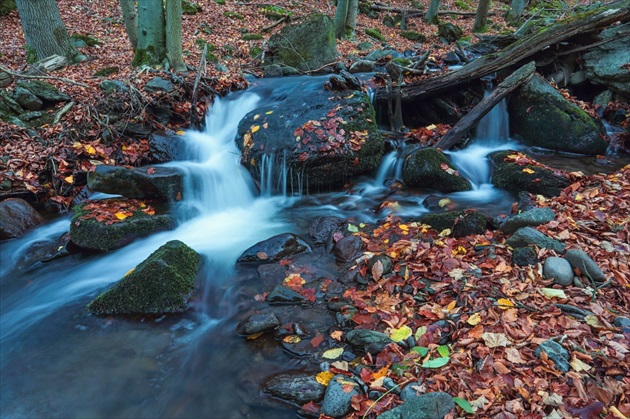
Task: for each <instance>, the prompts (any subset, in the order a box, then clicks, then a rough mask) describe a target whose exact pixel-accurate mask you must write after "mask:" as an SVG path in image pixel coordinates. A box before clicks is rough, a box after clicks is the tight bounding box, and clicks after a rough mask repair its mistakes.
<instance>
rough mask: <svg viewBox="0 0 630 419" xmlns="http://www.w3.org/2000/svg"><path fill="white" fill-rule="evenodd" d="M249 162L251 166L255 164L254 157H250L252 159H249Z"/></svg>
mask: <svg viewBox="0 0 630 419" xmlns="http://www.w3.org/2000/svg"><path fill="white" fill-rule="evenodd" d="M249 164H251V165H252V166H256V159H254V158H253V157H252V159H251V160H250V161H249Z"/></svg>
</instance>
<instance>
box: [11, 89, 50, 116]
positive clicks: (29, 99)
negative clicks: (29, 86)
mask: <svg viewBox="0 0 630 419" xmlns="http://www.w3.org/2000/svg"><path fill="white" fill-rule="evenodd" d="M13 98H14V99H15V101H16V102H17V103H19V104H20V106H22V107H23V108H24V109H28V110H29V111H38V110H40V109H41V108H42V105H43V104H44V102H42V100H41V99H40V98H38V97H37V96H35V95H34V94H33V93H31V92H30V91H29V90H26V89H25V88H23V87H19V86H18V87H16V88H15V90H13Z"/></svg>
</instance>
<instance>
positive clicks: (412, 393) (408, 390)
mask: <svg viewBox="0 0 630 419" xmlns="http://www.w3.org/2000/svg"><path fill="white" fill-rule="evenodd" d="M421 385H422V380H418V381H417V382H415V383H409V384H407V385H406V386H405V388H403V389H402V390H401V392H400V399H401V400H408V399H411V398H413V397H416V396H418V395H419V394H418V390H417V389H416V388H417V387H419V386H421ZM414 387H416V388H414Z"/></svg>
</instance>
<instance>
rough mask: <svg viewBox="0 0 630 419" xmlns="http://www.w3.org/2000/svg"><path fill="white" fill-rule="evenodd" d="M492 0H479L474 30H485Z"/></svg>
mask: <svg viewBox="0 0 630 419" xmlns="http://www.w3.org/2000/svg"><path fill="white" fill-rule="evenodd" d="M490 2H491V0H479V5H478V6H477V14H476V15H475V23H474V24H473V32H482V31H485V28H486V23H487V22H488V10H489V9H490Z"/></svg>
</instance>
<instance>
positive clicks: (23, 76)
mask: <svg viewBox="0 0 630 419" xmlns="http://www.w3.org/2000/svg"><path fill="white" fill-rule="evenodd" d="M0 70H2V71H4V72H5V73H7V74H9V75H11V76H13V77H17V78H20V79H44V80H58V81H62V82H64V83H68V84H73V85H75V86H81V87H90V86H88V85H87V84H83V83H79V82H77V81H74V80H70V79H66V78H64V77H54V76H39V75H29V74H23V73H18V72H15V71H11V70H9V69H8V68H6V67H5V66H3V65H2V64H0Z"/></svg>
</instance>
